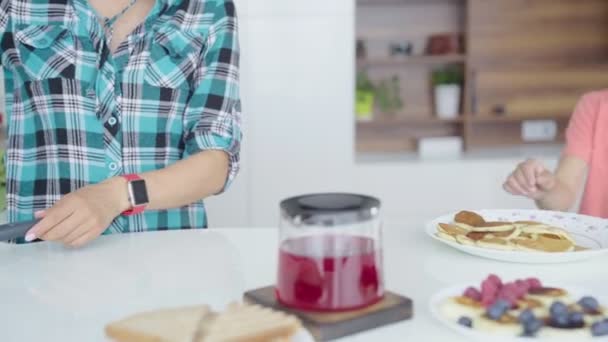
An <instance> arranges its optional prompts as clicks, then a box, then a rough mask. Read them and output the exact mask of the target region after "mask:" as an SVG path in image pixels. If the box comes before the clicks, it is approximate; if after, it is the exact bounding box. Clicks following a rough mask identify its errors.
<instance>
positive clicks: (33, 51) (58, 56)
mask: <svg viewBox="0 0 608 342" xmlns="http://www.w3.org/2000/svg"><path fill="white" fill-rule="evenodd" d="M15 43H16V45H17V49H18V51H19V60H20V65H19V66H20V67H21V68H22V70H23V71H24V72H25V73H26V74H27V75H28V76H29V77H30V78H31V79H34V80H43V79H49V78H59V77H61V78H75V73H76V72H75V71H76V70H75V64H76V49H75V38H74V35H73V34H72V33H71V32H70V30H68V29H67V28H66V27H64V26H60V25H49V26H27V27H24V28H23V29H21V30H18V31H17V32H16V33H15Z"/></svg>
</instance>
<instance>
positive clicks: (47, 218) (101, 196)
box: [25, 177, 129, 247]
mask: <svg viewBox="0 0 608 342" xmlns="http://www.w3.org/2000/svg"><path fill="white" fill-rule="evenodd" d="M128 208H129V202H128V195H127V182H126V180H125V179H123V178H121V177H117V178H112V179H109V180H107V181H105V182H103V183H99V184H95V185H89V186H86V187H83V188H81V189H79V190H77V191H75V192H72V193H70V194H68V195H65V196H64V197H62V198H61V199H60V200H59V201H57V203H55V205H53V206H52V207H51V208H49V209H47V210H44V211H40V212H37V213H36V217H37V218H41V220H40V222H38V223H37V224H36V225H35V226H34V227H32V229H30V230H29V232H28V233H27V235H26V237H25V239H26V241H32V240H34V239H36V238H39V239H42V240H47V241H58V242H62V243H64V244H65V245H68V246H74V247H78V246H82V245H84V244H86V243H88V242H90V241H92V240H94V239H96V238H97V237H98V236H99V235H101V233H103V231H104V230H106V229H107V228H108V227H109V226H110V224H111V223H112V221H113V220H114V218H116V217H117V216H118V215H120V214H121V213H122V212H123V211H124V210H126V209H128Z"/></svg>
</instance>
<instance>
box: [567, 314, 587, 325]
mask: <svg viewBox="0 0 608 342" xmlns="http://www.w3.org/2000/svg"><path fill="white" fill-rule="evenodd" d="M568 325H569V326H570V327H571V328H580V327H582V326H584V325H585V315H584V314H583V313H582V312H571V313H570V314H569V315H568Z"/></svg>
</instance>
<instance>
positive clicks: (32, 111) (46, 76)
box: [0, 0, 241, 234]
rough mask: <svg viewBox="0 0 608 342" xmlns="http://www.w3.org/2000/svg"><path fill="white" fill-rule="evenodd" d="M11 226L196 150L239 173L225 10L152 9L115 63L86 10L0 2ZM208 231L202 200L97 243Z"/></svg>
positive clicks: (81, 0) (55, 2)
mask: <svg viewBox="0 0 608 342" xmlns="http://www.w3.org/2000/svg"><path fill="white" fill-rule="evenodd" d="M0 57H1V59H0V60H1V63H2V66H3V68H4V72H5V82H6V100H7V101H6V103H7V117H8V142H7V144H8V146H7V152H6V168H7V169H6V173H7V175H6V177H7V207H8V219H9V221H21V220H28V219H32V218H33V213H34V211H36V210H40V209H45V208H48V207H50V206H52V205H53V203H55V202H56V201H57V200H58V199H59V198H60V197H61V196H62V195H65V194H67V193H69V192H72V191H74V190H76V189H78V188H80V187H83V186H85V185H87V184H94V183H98V182H101V181H103V180H105V179H107V178H110V177H113V176H117V175H121V174H127V173H142V172H147V171H152V170H158V169H161V168H164V167H167V166H169V165H171V164H173V163H175V162H177V161H179V160H181V159H184V158H187V157H188V156H190V155H193V154H195V153H197V152H199V151H203V150H222V151H226V152H227V153H228V154H229V156H230V172H229V176H228V180H227V185H228V184H229V183H230V182H231V181H232V179H233V178H234V177H235V175H236V173H237V170H238V167H239V149H240V141H241V130H240V126H241V124H240V123H241V108H240V100H239V87H238V85H239V84H238V76H239V75H238V60H239V50H238V39H237V22H236V14H235V8H234V4H233V2H232V1H231V0H157V1H156V5H155V6H154V8H153V9H152V11H151V13H150V14H149V15H148V18H147V19H146V20H145V22H144V23H142V24H141V25H140V26H138V27H137V28H136V29H135V30H134V32H132V33H131V34H130V35H129V36H128V38H127V39H126V40H125V42H122V43H121V45H120V46H119V47H118V49H117V50H116V51H115V52H114V53H113V54H112V53H111V52H110V51H109V49H108V46H107V44H106V37H105V34H104V30H103V27H102V26H101V24H100V23H99V20H98V18H97V17H96V15H95V12H94V10H93V9H92V8H91V7H90V6H89V5H88V2H87V0H52V1H51V0H46V1H45V0H0ZM206 226H207V218H206V214H205V207H204V205H203V202H202V201H199V202H196V203H193V204H191V205H188V206H185V207H182V208H177V209H170V210H157V211H147V212H145V213H144V214H140V215H135V216H131V217H122V216H121V217H118V218H116V219H115V220H114V222H113V223H112V225H111V226H110V227H109V229H108V230H107V231H106V232H105V234H109V233H121V232H139V231H147V230H166V229H188V228H203V227H206Z"/></svg>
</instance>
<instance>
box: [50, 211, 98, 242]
mask: <svg viewBox="0 0 608 342" xmlns="http://www.w3.org/2000/svg"><path fill="white" fill-rule="evenodd" d="M86 221H87V216H86V215H83V214H82V213H79V212H78V211H76V212H73V213H72V214H71V215H70V216H68V217H67V218H66V219H65V220H63V221H61V222H60V223H58V224H57V225H55V226H54V227H53V228H52V229H51V230H49V231H48V232H47V233H46V234H44V235H41V236H39V238H40V239H42V240H47V241H63V240H64V238H65V237H66V236H68V235H69V234H70V233H71V232H73V231H74V230H77V229H78V228H79V227H80V226H82V224H83V223H85V222H86Z"/></svg>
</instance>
